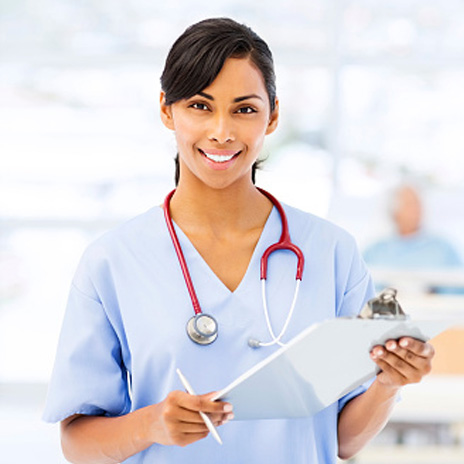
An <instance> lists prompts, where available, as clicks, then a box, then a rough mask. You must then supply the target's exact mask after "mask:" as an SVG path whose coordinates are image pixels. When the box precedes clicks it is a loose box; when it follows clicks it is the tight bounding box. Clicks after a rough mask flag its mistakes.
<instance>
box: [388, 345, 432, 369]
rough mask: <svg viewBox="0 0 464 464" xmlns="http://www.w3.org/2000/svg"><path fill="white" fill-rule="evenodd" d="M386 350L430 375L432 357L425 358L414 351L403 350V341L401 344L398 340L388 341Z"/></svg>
mask: <svg viewBox="0 0 464 464" xmlns="http://www.w3.org/2000/svg"><path fill="white" fill-rule="evenodd" d="M416 341H417V340H416ZM404 344H405V343H403V345H404ZM407 345H408V344H407ZM424 345H425V344H424ZM385 349H386V350H387V351H388V352H390V353H394V354H396V356H398V357H399V358H401V359H403V360H404V361H405V362H406V363H408V364H410V365H411V366H412V367H414V368H416V369H418V370H420V371H423V372H424V373H428V370H429V368H431V357H423V356H420V355H418V354H416V353H415V352H414V351H410V350H408V349H407V348H403V347H402V346H401V340H400V341H399V342H397V341H396V340H388V341H387V342H386V343H385ZM432 350H433V348H432Z"/></svg>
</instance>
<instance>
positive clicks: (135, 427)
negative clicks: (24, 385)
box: [61, 391, 232, 464]
mask: <svg viewBox="0 0 464 464" xmlns="http://www.w3.org/2000/svg"><path fill="white" fill-rule="evenodd" d="M211 396H212V394H211V393H210V394H207V395H198V396H196V395H189V394H188V393H185V392H182V391H173V392H171V393H170V394H169V395H168V396H167V397H166V399H165V400H164V401H162V402H161V403H158V404H154V405H151V406H147V407H145V408H141V409H138V410H136V411H134V412H131V413H129V414H126V415H124V416H119V417H105V416H84V415H78V414H76V415H74V416H71V417H68V418H67V419H65V420H64V421H62V423H61V445H62V448H63V453H64V455H65V457H66V459H67V460H68V461H70V462H72V463H74V464H80V463H82V464H84V463H85V464H91V463H99V464H116V463H119V462H121V461H124V460H125V459H127V458H129V457H130V456H132V455H134V454H136V453H139V452H140V451H143V450H144V449H146V448H148V447H149V446H151V445H153V444H154V443H159V444H161V445H179V446H186V445H188V444H190V443H193V442H195V441H197V440H200V439H202V438H205V437H206V436H207V435H208V429H207V427H206V425H205V423H204V422H203V420H202V418H201V417H200V415H199V411H203V412H205V413H208V414H209V415H210V417H211V420H212V421H213V423H214V424H215V425H222V424H223V423H225V422H226V421H227V420H229V419H231V418H232V414H231V413H230V412H231V410H232V409H231V405H229V404H228V403H224V402H219V401H218V402H212V401H210V400H209V398H210V397H211Z"/></svg>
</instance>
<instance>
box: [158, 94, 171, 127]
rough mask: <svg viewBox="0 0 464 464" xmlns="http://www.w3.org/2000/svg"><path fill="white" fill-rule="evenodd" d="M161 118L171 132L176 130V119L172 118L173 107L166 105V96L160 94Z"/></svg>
mask: <svg viewBox="0 0 464 464" xmlns="http://www.w3.org/2000/svg"><path fill="white" fill-rule="evenodd" d="M160 116H161V121H162V122H163V124H164V125H165V126H166V127H167V128H168V129H170V130H174V119H173V117H172V106H171V105H167V104H166V95H165V93H164V92H161V93H160Z"/></svg>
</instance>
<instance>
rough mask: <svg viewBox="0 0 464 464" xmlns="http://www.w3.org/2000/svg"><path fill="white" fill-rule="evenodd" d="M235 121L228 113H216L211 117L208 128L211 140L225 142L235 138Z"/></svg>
mask: <svg viewBox="0 0 464 464" xmlns="http://www.w3.org/2000/svg"><path fill="white" fill-rule="evenodd" d="M234 133H235V129H234V126H233V121H231V118H230V117H229V115H227V114H219V113H218V114H216V115H215V117H213V118H211V122H210V127H209V128H208V138H209V139H210V140H211V141H214V142H217V143H220V144H224V143H227V142H233V141H234V140H235V134H234Z"/></svg>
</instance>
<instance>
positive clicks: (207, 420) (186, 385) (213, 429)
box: [176, 369, 222, 445]
mask: <svg viewBox="0 0 464 464" xmlns="http://www.w3.org/2000/svg"><path fill="white" fill-rule="evenodd" d="M176 372H177V375H178V376H179V379H180V381H181V382H182V385H183V386H184V388H185V389H186V390H187V393H189V394H190V395H195V394H196V393H195V392H194V391H193V388H192V386H191V385H190V384H189V382H188V380H187V379H186V378H185V377H184V374H182V372H181V371H180V369H176ZM200 416H201V418H202V419H203V421H204V423H205V424H206V427H208V430H209V431H210V432H211V435H212V436H213V437H214V438H215V440H216V441H217V442H218V443H219V444H220V445H222V440H221V437H220V436H219V433H218V431H217V430H216V427H214V425H213V423H212V422H211V419H210V418H209V417H208V416H207V415H206V414H205V413H204V412H201V411H200Z"/></svg>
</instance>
